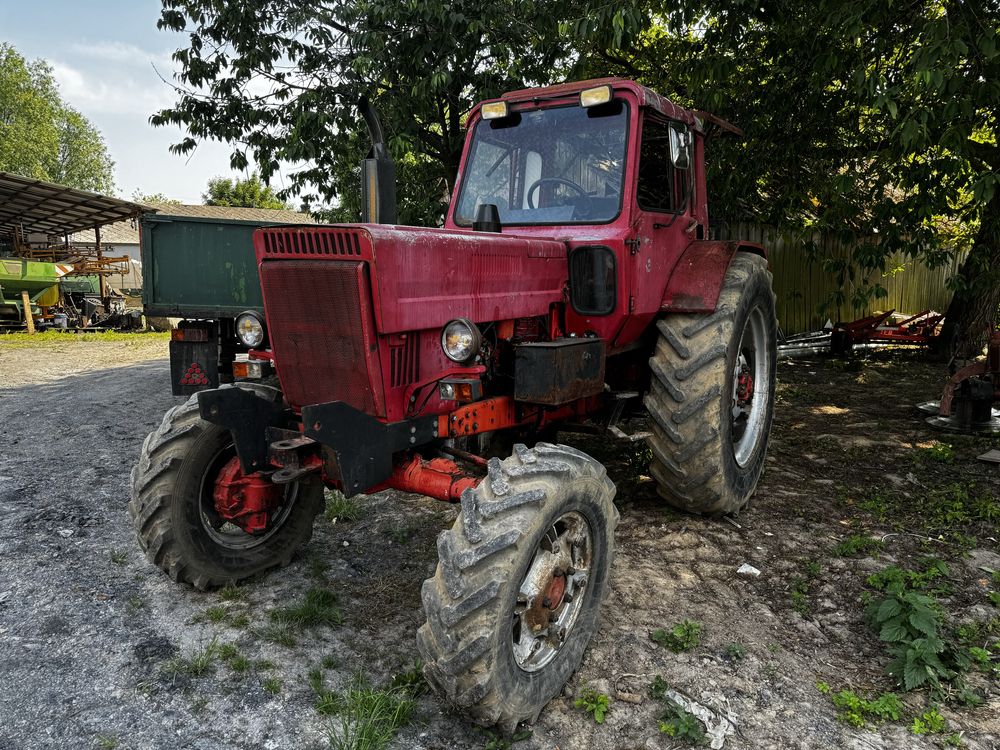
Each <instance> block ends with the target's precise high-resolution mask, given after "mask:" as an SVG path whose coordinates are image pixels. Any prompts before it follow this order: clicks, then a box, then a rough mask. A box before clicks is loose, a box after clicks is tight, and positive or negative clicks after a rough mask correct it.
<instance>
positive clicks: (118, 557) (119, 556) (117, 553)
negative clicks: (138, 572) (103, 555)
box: [108, 547, 128, 566]
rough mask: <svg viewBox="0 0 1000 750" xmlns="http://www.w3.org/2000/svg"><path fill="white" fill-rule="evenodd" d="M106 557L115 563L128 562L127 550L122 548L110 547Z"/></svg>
mask: <svg viewBox="0 0 1000 750" xmlns="http://www.w3.org/2000/svg"><path fill="white" fill-rule="evenodd" d="M108 557H109V558H110V560H111V562H113V563H114V564H115V565H119V566H123V565H125V563H126V562H128V552H126V551H125V550H122V549H115V548H114V547H112V548H111V551H110V552H108Z"/></svg>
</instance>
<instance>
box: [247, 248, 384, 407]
mask: <svg viewBox="0 0 1000 750" xmlns="http://www.w3.org/2000/svg"><path fill="white" fill-rule="evenodd" d="M260 280H261V287H262V289H263V292H264V307H265V311H266V313H267V324H268V332H269V335H270V339H271V347H272V349H273V350H274V355H275V362H276V365H277V369H278V377H279V378H280V379H281V385H282V388H283V389H284V392H285V398H286V399H287V400H288V402H289V403H290V404H291V405H292V406H295V407H302V406H306V405H309V404H322V403H326V402H329V401H344V402H345V403H348V404H350V405H351V406H353V407H354V408H356V409H360V410H361V411H364V412H365V413H367V414H371V415H374V416H381V415H383V412H384V407H383V399H382V390H381V383H382V377H381V368H380V365H379V360H378V352H377V351H376V348H377V347H376V346H375V343H376V337H375V325H374V322H373V319H372V305H371V292H370V285H369V281H368V270H367V265H366V264H365V263H364V262H362V261H330V260H315V261H308V260H301V261H300V260H280V261H270V262H269V261H266V260H265V261H264V262H263V263H261V266H260Z"/></svg>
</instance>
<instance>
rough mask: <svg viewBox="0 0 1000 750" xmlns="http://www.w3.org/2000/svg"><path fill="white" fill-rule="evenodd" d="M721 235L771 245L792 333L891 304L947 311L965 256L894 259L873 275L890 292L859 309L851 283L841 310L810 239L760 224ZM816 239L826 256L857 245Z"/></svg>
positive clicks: (785, 321) (783, 317) (847, 253)
mask: <svg viewBox="0 0 1000 750" xmlns="http://www.w3.org/2000/svg"><path fill="white" fill-rule="evenodd" d="M715 235H717V236H718V239H722V240H737V239H744V240H751V241H754V242H759V243H761V244H762V245H764V247H766V248H767V250H768V258H769V260H770V263H771V271H772V273H773V274H774V292H775V295H776V297H777V301H776V306H777V313H778V322H779V324H780V325H781V328H782V330H783V331H784V332H785V333H786V334H793V333H802V332H805V331H815V330H818V329H819V328H821V327H822V326H823V323H824V322H825V321H826V319H827V318H829V319H830V320H832V321H834V322H836V321H837V320H838V319H843V320H854V319H855V318H860V317H863V316H865V315H870V314H872V313H874V312H881V311H884V310H889V309H895V310H896V312H899V313H908V314H913V313H918V312H920V311H921V310H926V309H931V310H937V311H939V312H943V311H944V310H946V309H947V307H948V303H949V301H950V300H951V291H950V290H949V289H948V288H947V286H946V282H947V281H948V279H949V278H950V277H951V276H954V275H955V274H956V273H957V272H958V268H959V266H960V264H961V261H962V258H961V257H953V258H952V259H951V260H950V261H949V262H948V263H946V264H944V265H943V266H939V267H938V268H928V267H927V266H926V265H925V264H923V263H921V262H920V261H918V260H915V259H913V258H900V257H894V258H890V259H889V262H888V263H887V265H886V268H887V269H888V271H887V272H886V273H885V274H882V273H880V272H875V273H873V274H872V275H871V276H870V277H869V278H868V282H869V283H874V282H879V283H881V285H882V286H883V287H885V289H886V292H887V296H886V297H885V298H883V299H872V300H870V301H869V302H868V304H866V305H865V306H864V307H862V308H859V309H855V308H854V307H853V306H852V304H851V300H850V288H849V287H848V288H847V289H845V294H846V296H847V300H846V302H845V303H844V304H843V305H842V306H841V307H840V309H839V311H838V309H837V308H836V306H833V305H831V304H830V300H831V299H832V295H833V294H834V293H835V292H836V291H837V285H836V281H835V279H833V278H832V277H831V275H830V274H828V273H827V272H825V271H824V270H823V268H822V267H821V266H820V262H819V260H818V259H817V260H816V261H810V259H809V257H808V254H807V252H806V247H805V244H804V243H803V242H801V241H797V240H796V238H795V237H794V236H793V234H792V232H788V231H783V232H779V231H777V230H775V229H774V228H773V227H767V226H762V225H757V224H732V225H724V226H722V227H720V228H719V230H718V231H717V232H715ZM813 240H814V242H815V243H816V245H817V246H818V248H819V256H820V257H824V256H826V257H831V258H837V259H843V260H848V259H849V258H850V257H851V253H852V251H853V250H854V246H853V245H851V244H850V243H845V242H843V241H841V240H840V238H838V237H833V236H830V235H825V236H821V235H816V236H814V237H813ZM897 268H899V269H901V270H895V269H897Z"/></svg>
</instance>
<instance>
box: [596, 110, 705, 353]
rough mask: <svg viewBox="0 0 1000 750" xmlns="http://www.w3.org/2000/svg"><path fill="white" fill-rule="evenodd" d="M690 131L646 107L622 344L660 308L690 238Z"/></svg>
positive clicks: (620, 336) (693, 225) (692, 197)
mask: <svg viewBox="0 0 1000 750" xmlns="http://www.w3.org/2000/svg"><path fill="white" fill-rule="evenodd" d="M692 142H693V138H692V133H691V131H690V129H689V128H688V126H687V125H685V124H684V123H681V122H678V121H676V120H668V119H667V118H665V117H662V116H660V115H659V114H658V113H655V112H651V111H649V110H647V111H645V112H644V113H643V120H642V123H641V130H640V140H639V147H638V151H637V154H638V164H637V168H636V181H635V188H634V189H635V198H636V201H635V206H636V210H635V220H634V222H633V224H632V232H631V237H630V238H628V239H627V240H626V242H627V243H628V247H629V256H628V258H627V263H628V268H629V269H630V274H629V275H630V277H631V279H630V280H631V285H630V286H631V289H630V297H629V313H630V315H629V320H628V323H627V324H626V325H625V326H624V327H623V328H622V330H621V331H620V333H619V334H618V337H617V339H616V341H615V344H616V345H617V346H625V345H627V344H629V343H631V341H632V340H633V339H634V338H635V337H636V336H638V335H640V334H641V333H642V331H644V330H646V327H647V326H648V325H649V323H650V321H651V320H652V319H653V317H655V316H656V314H657V313H658V312H659V308H660V301H661V300H662V299H663V292H664V289H665V288H666V284H667V278H668V277H669V275H670V272H671V271H672V270H673V268H674V264H675V263H676V262H677V259H678V257H680V254H681V252H682V251H683V250H684V248H685V247H687V245H688V243H689V242H691V240H692V239H694V237H695V232H693V231H692V229H696V227H697V226H698V223H697V221H695V220H694V216H695V208H694V207H695V206H696V205H697V201H696V200H695V197H696V196H695V183H694V171H693V161H694V159H693V156H694V150H693V148H692Z"/></svg>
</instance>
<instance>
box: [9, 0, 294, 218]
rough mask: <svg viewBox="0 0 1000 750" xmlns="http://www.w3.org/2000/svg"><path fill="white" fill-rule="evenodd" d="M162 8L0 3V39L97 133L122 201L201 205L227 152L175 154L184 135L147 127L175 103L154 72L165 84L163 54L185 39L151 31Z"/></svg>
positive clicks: (205, 149) (149, 1)
mask: <svg viewBox="0 0 1000 750" xmlns="http://www.w3.org/2000/svg"><path fill="white" fill-rule="evenodd" d="M160 7H161V6H160V2H159V0H89V1H88V0H0V42H8V43H10V44H12V45H13V46H14V47H15V48H16V49H17V50H18V52H20V53H21V54H22V55H24V56H25V57H27V58H28V59H32V60H33V59H36V58H44V59H45V60H47V61H48V62H49V64H50V65H51V66H52V68H53V73H54V74H55V78H56V81H57V82H58V83H59V90H60V93H61V95H62V97H63V99H64V101H66V102H67V103H68V104H70V105H71V106H72V107H74V108H76V109H77V110H79V111H80V112H81V113H82V114H83V115H84V116H85V117H87V119H89V120H90V121H91V122H92V123H93V124H94V125H95V126H96V127H97V128H98V129H99V130H100V131H101V133H102V135H103V136H104V139H105V142H106V143H107V146H108V151H109V152H110V153H111V158H112V159H114V161H115V183H116V185H117V189H118V195H119V196H120V197H123V198H131V197H132V194H133V192H134V191H136V190H139V191H141V192H142V193H145V194H149V193H163V194H165V195H166V196H167V197H169V198H175V199H178V200H181V201H183V202H184V203H201V194H202V192H204V190H205V187H206V184H207V183H208V180H209V179H210V178H212V177H215V176H226V177H231V176H235V175H234V173H233V170H232V169H231V168H230V166H229V153H230V150H229V147H228V146H227V145H226V144H224V143H219V142H203V143H201V144H200V145H199V146H198V149H197V150H196V151H195V152H194V155H193V156H192V155H185V156H175V155H173V154H171V153H170V152H169V151H168V148H169V146H170V144H172V143H177V142H178V141H180V140H181V138H182V137H183V136H184V133H183V132H182V131H181V130H180V129H179V128H176V127H160V128H154V127H153V126H152V125H150V124H149V116H150V115H151V114H153V113H154V112H156V111H157V110H159V109H161V108H163V107H167V106H170V105H171V104H172V103H173V102H174V101H175V97H174V93H173V90H172V89H171V87H170V86H169V85H168V84H167V83H165V82H163V81H162V80H161V79H160V76H162V77H163V78H166V79H167V80H168V81H169V80H172V74H173V71H174V69H175V63H174V62H173V61H172V60H171V59H170V55H171V53H173V51H174V50H175V49H178V48H179V47H181V46H182V45H183V43H184V41H185V37H184V36H183V35H178V34H175V33H173V32H166V31H160V30H158V29H157V28H156V21H157V19H158V18H159V16H160ZM157 71H159V75H157ZM280 179H281V178H280V176H275V178H273V182H274V183H275V187H278V188H280V187H281V186H282V185H281V183H280Z"/></svg>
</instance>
